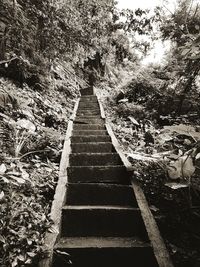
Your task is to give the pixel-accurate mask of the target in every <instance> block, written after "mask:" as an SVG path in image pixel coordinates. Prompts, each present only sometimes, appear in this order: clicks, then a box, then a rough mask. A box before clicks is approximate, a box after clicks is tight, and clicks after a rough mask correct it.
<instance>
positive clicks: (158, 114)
mask: <svg viewBox="0 0 200 267" xmlns="http://www.w3.org/2000/svg"><path fill="white" fill-rule="evenodd" d="M121 18H123V19H121ZM199 32H200V7H199V5H197V4H195V1H190V0H181V1H179V3H178V5H177V8H176V10H175V11H174V12H171V11H169V10H168V8H167V4H166V7H165V6H163V7H162V8H160V7H159V8H157V9H156V10H155V12H154V15H150V14H149V13H148V11H144V10H141V9H138V10H135V11H132V10H123V11H118V10H117V8H116V4H115V3H114V1H113V0H109V1H107V0H103V1H97V0H89V1H82V0H74V1H69V0H65V1H62V0H60V1H49V0H44V1H38V0H26V1H25V0H12V1H11V0H0V76H1V78H0V204H1V205H0V247H1V250H0V265H1V266H5V267H9V266H12V267H15V266H26V265H29V266H30V265H32V266H37V261H38V258H39V257H40V256H41V254H42V253H43V251H42V244H43V238H44V234H45V232H46V231H55V229H52V227H51V219H50V216H49V213H50V208H51V202H52V200H53V195H54V190H55V187H56V182H57V179H58V170H59V161H60V156H61V152H62V145H63V140H64V134H65V130H66V127H67V122H68V119H69V117H70V114H71V113H72V110H73V106H74V103H75V100H76V98H77V96H78V95H79V90H80V88H83V87H86V86H88V84H90V85H95V86H96V87H97V88H98V94H99V95H100V97H101V99H102V101H103V103H104V105H105V108H106V112H107V117H108V118H109V120H110V122H111V124H112V126H113V129H114V130H115V133H116V135H117V137H118V139H119V140H120V142H121V145H122V147H123V148H124V152H125V153H126V154H127V156H128V158H129V159H130V161H132V163H133V166H134V167H135V172H134V176H135V178H136V179H138V180H139V181H140V183H141V185H142V187H143V188H144V191H145V194H146V196H147V198H148V200H149V203H150V205H151V208H152V211H153V213H154V215H155V218H156V220H157V222H158V225H159V227H160V230H161V232H162V235H163V237H164V238H165V241H166V244H167V246H168V248H169V251H170V253H171V255H172V257H173V261H174V264H175V266H177V267H179V266H180V267H197V266H199V261H200V256H199V255H200V251H199V247H200V231H199V229H198V228H199V227H198V225H199V217H200V209H199V198H200V193H199V190H200V181H199V167H200V162H199V159H200V148H199V147H200V146H199V142H200V141H199V140H200V133H199V131H200V128H199V115H200V104H199V103H200V101H199V98H200V88H199V69H200V60H199V59H200V50H199V45H200V38H199ZM137 35H147V36H148V37H149V41H146V40H145V41H138V40H137V38H136V36H137ZM155 39H159V40H168V41H170V42H171V48H170V50H169V51H168V52H167V54H166V55H165V59H163V62H161V63H160V64H151V65H148V66H147V67H145V68H144V67H143V66H142V65H141V61H140V58H139V56H138V53H137V51H140V53H142V55H143V57H144V56H145V55H146V54H147V53H148V50H149V49H150V48H151V46H152V43H153V41H154V40H155Z"/></svg>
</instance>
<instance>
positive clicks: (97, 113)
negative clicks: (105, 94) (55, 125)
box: [76, 110, 101, 116]
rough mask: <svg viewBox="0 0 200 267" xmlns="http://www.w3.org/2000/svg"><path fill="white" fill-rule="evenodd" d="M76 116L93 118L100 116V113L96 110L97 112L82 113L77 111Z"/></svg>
mask: <svg viewBox="0 0 200 267" xmlns="http://www.w3.org/2000/svg"><path fill="white" fill-rule="evenodd" d="M76 115H77V116H83V115H84V116H94V115H101V113H100V110H97V111H93V110H91V111H89V110H87V111H82V110H80V111H77V113H76Z"/></svg>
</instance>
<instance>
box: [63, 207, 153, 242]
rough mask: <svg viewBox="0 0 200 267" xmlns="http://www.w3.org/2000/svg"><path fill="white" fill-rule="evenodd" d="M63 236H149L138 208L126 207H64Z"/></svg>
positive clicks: (144, 237) (145, 237)
mask: <svg viewBox="0 0 200 267" xmlns="http://www.w3.org/2000/svg"><path fill="white" fill-rule="evenodd" d="M61 235H62V236H68V237H70V236H73V237H78V236H102V237H103V236H104V237H106V236H113V237H117V236H121V237H131V236H135V235H136V236H139V237H140V238H141V239H142V240H144V241H147V240H148V235H147V232H146V229H145V226H144V223H143V220H142V217H141V214H140V210H139V209H138V208H133V207H129V206H127V207H125V206H123V207H122V206H119V207H118V206H74V205H73V206H69V205H68V206H64V207H63V209H62V223H61Z"/></svg>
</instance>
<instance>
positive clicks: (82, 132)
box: [73, 130, 108, 136]
mask: <svg viewBox="0 0 200 267" xmlns="http://www.w3.org/2000/svg"><path fill="white" fill-rule="evenodd" d="M77 135H83V136H88V135H108V132H107V131H104V130H73V136H77Z"/></svg>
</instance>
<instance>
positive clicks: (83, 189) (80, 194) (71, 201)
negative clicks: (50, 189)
mask: <svg viewBox="0 0 200 267" xmlns="http://www.w3.org/2000/svg"><path fill="white" fill-rule="evenodd" d="M66 205H105V206H106V205H108V206H109V205H111V206H132V207H137V201H136V199H135V196H134V192H133V189H132V187H131V186H127V185H117V184H103V183H101V184H91V183H90V184H86V183H85V184H80V183H76V184H68V185H67V199H66Z"/></svg>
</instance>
